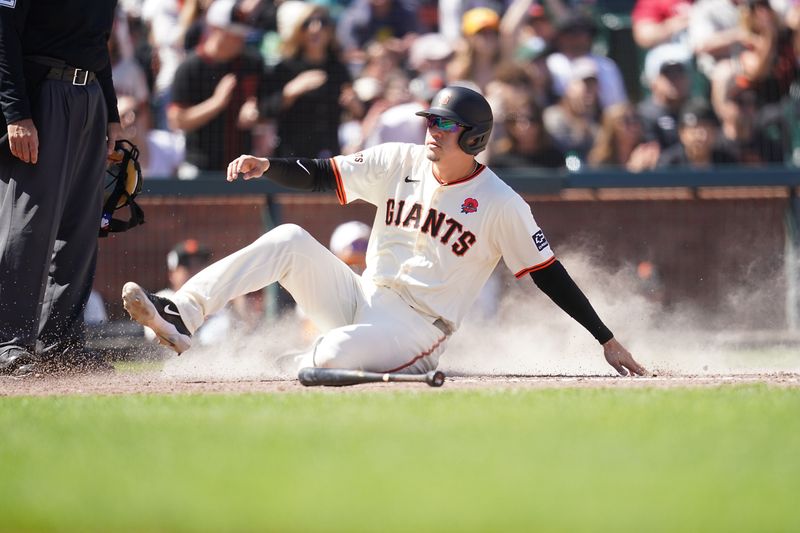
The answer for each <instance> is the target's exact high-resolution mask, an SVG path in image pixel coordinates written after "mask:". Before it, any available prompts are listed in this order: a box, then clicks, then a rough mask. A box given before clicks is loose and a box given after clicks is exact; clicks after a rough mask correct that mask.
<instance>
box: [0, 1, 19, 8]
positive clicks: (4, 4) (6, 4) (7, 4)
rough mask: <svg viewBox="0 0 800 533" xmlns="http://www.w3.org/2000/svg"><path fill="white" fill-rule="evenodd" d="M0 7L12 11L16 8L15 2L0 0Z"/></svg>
mask: <svg viewBox="0 0 800 533" xmlns="http://www.w3.org/2000/svg"><path fill="white" fill-rule="evenodd" d="M0 7H10V8H11V9H14V8H15V7H17V0H0Z"/></svg>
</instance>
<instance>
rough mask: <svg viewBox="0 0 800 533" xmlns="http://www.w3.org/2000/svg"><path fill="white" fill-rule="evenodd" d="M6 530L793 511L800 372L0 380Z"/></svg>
mask: <svg viewBox="0 0 800 533" xmlns="http://www.w3.org/2000/svg"><path fill="white" fill-rule="evenodd" d="M0 427H2V437H0V531H35V530H59V531H315V530H316V531H319V530H329V531H425V530H427V531H590V530H595V531H597V530H599V531H798V530H800V512H798V503H799V502H800V389H797V388H791V389H790V388H771V387H767V386H736V387H728V386H726V387H721V388H713V389H639V388H635V389H634V388H626V389H546V390H525V391H503V392H491V391H460V390H450V391H448V390H446V388H445V389H443V390H441V391H430V390H427V389H426V390H421V389H420V390H419V391H417V390H413V391H406V390H403V391H376V392H372V391H370V392H360V393H358V394H351V393H342V392H340V391H322V392H316V391H314V392H303V393H293V394H270V395H242V396H215V395H204V396H191V395H183V396H97V397H95V396H91V397H78V396H69V397H49V398H24V397H23V398H19V397H16V398H2V399H0Z"/></svg>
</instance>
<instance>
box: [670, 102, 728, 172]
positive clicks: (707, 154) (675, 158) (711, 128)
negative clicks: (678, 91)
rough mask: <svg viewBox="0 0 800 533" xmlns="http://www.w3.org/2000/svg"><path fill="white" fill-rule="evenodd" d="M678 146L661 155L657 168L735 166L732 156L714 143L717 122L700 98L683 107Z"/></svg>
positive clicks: (716, 134)
mask: <svg viewBox="0 0 800 533" xmlns="http://www.w3.org/2000/svg"><path fill="white" fill-rule="evenodd" d="M678 136H679V137H680V143H679V144H676V145H674V146H671V147H670V148H667V149H666V150H664V151H663V152H661V156H660V157H659V159H658V165H657V166H658V167H660V168H664V167H691V168H696V169H697V168H709V167H712V166H716V165H726V164H732V163H736V162H737V161H736V157H735V156H734V155H733V154H731V153H730V152H729V151H728V150H726V149H725V147H723V146H721V145H719V144H718V142H717V141H718V137H719V119H718V118H717V116H716V115H715V114H714V111H713V110H712V109H711V106H710V105H709V104H708V102H706V101H705V100H704V99H701V98H695V99H692V100H689V102H688V103H687V104H686V105H685V106H684V107H683V109H682V110H681V114H680V120H679V123H678Z"/></svg>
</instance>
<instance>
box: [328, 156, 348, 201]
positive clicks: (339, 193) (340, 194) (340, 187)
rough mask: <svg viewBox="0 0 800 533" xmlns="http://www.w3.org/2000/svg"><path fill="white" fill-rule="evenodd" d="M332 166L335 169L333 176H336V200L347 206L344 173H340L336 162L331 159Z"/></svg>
mask: <svg viewBox="0 0 800 533" xmlns="http://www.w3.org/2000/svg"><path fill="white" fill-rule="evenodd" d="M330 161H331V166H332V167H333V175H334V176H336V198H337V199H338V200H339V203H340V204H341V205H346V204H347V193H345V192H344V184H343V183H342V173H341V172H339V167H338V166H336V160H335V159H333V158H332V157H331V159H330Z"/></svg>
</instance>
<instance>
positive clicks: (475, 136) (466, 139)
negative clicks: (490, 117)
mask: <svg viewBox="0 0 800 533" xmlns="http://www.w3.org/2000/svg"><path fill="white" fill-rule="evenodd" d="M491 132H492V128H491V126H489V129H488V130H487V129H486V128H481V129H480V130H479V131H474V130H472V129H469V130H464V131H463V132H461V136H459V138H458V146H460V147H461V149H462V150H463V151H464V152H465V153H467V154H469V155H478V154H479V153H481V152H482V151H483V150H484V149H485V148H486V145H487V144H488V142H489V134H490V133H491Z"/></svg>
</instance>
